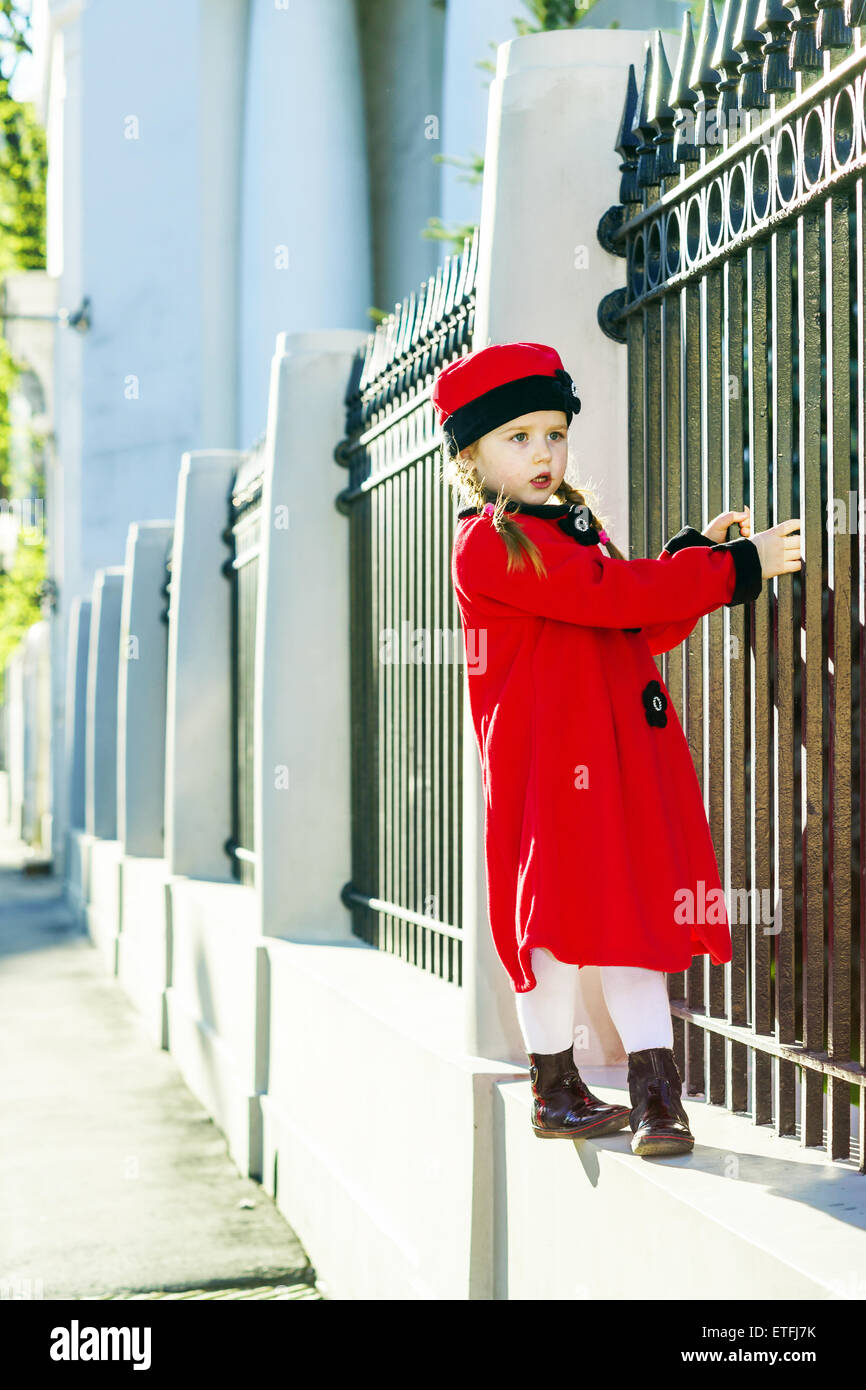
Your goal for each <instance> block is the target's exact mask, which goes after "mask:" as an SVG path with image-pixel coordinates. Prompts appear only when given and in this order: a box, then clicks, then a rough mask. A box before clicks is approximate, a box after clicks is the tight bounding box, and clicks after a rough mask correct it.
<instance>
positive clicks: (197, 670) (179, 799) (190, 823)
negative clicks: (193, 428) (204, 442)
mask: <svg viewBox="0 0 866 1390" xmlns="http://www.w3.org/2000/svg"><path fill="white" fill-rule="evenodd" d="M242 457H243V455H242V454H241V453H240V452H239V451H238V450H236V449H212V450H201V451H197V452H191V453H186V454H184V455H183V458H182V460H181V466H180V474H179V477H178V491H177V513H176V520H175V530H174V543H173V548H172V569H171V607H170V613H169V635H168V672H167V700H166V734H165V858H166V862H167V865H168V872H169V873H170V874H186V875H187V876H188V877H190V878H207V879H215V880H217V881H219V882H233V881H234V879H233V876H232V872H231V861H230V860H229V857H228V855H227V854H226V851H225V842H226V840H227V839H228V838H229V836H230V835H231V830H232V807H231V776H232V768H231V755H232V738H231V718H232V708H231V586H230V582H229V580H228V579H227V578H226V576H225V575H224V574H223V572H222V566H223V565H224V564H225V561H226V560H227V559H228V558H229V551H228V548H227V546H226V543H225V541H224V539H223V537H222V532H223V531H224V530H225V528H226V525H227V523H228V519H229V496H230V493H231V487H232V481H233V479H234V475H235V471H236V469H237V467H238V464H239V463H240V461H241V459H242Z"/></svg>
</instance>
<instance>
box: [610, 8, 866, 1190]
mask: <svg viewBox="0 0 866 1390" xmlns="http://www.w3.org/2000/svg"><path fill="white" fill-rule="evenodd" d="M860 8H862V7H858V6H855V7H854V10H856V11H857V12H858V14H859V9H860ZM852 17H853V15H852V7H851V6H850V5H849V6H845V7H843V5H842V4H841V3H839V4H831V3H826V0H825V3H823V4H821V5H820V7H819V5H817V4H815V3H811V4H799V5H789V6H787V7H786V6H784V5H768V6H764V7H762V8H760V9H759V6H758V4H757V3H756V0H755V3H752V0H729V3H727V4H726V5H725V8H724V12H723V16H722V19H721V21H719V24H718V27H717V24H716V19H715V16H714V13H713V6H712V5H707V6H706V8H705V14H704V19H703V23H702V26H701V30H700V34H699V35H698V38H697V41H695V38H694V35H693V32H692V26H691V20H690V18H689V16H688V15H687V16H686V17H685V19H684V23H683V33H682V39H681V44H680V49H679V54H678V58H677V63H676V67H675V72H674V75H673V77H672V76H671V72H670V69H669V67H668V64H667V61H666V58H665V54H664V49H663V47H662V44H661V34H660V33H658V32H656V34H655V35H654V36H653V39H652V42H651V43H650V44H649V45H648V47H647V51H646V54H645V62H644V68H643V73H642V80H641V85H640V90H639V91H638V88H637V82H636V80H635V73H634V69H630V70H629V74H628V84H627V93H626V100H625V106H624V112H623V119H622V123H621V127H620V132H619V139H618V142H617V146H616V147H617V149H618V151H619V153H620V155H621V158H622V164H621V166H620V167H621V170H622V182H621V187H620V206H619V207H617V208H613V209H611V210H610V211H609V212H608V213H607V214H605V217H604V218H603V219H602V221H601V223H600V224H599V238H600V240H601V241H602V244H603V245H605V246H606V247H607V249H608V250H611V251H613V252H615V253H616V254H619V255H623V256H624V257H625V260H626V284H625V287H624V288H623V289H622V290H619V291H617V292H616V293H615V294H614V295H611V296H608V297H607V298H606V299H605V300H604V301H603V302H602V304H601V305H600V306H599V323H600V324H601V326H602V327H603V329H604V331H605V332H607V333H608V334H609V335H610V336H612V337H615V338H616V339H617V340H618V341H621V342H624V343H625V344H626V345H627V353H628V380H629V463H630V474H631V494H630V496H631V503H630V506H631V511H630V531H631V535H630V541H631V547H632V551H633V552H635V553H639V554H657V553H658V552H659V550H660V549H661V546H662V543H663V541H664V539H665V537H666V536H669V535H671V534H673V533H674V532H675V531H677V530H678V529H679V527H680V526H681V525H683V524H684V523H685V522H687V521H690V522H691V523H692V524H693V525H698V526H702V525H705V524H706V521H707V520H708V519H709V518H710V517H712V516H715V515H717V514H718V513H719V512H721V511H724V510H726V509H728V508H729V507H731V508H736V509H740V508H741V507H742V505H743V504H744V503H748V504H749V506H750V507H751V511H752V522H753V528H754V530H755V531H758V530H763V529H765V528H767V527H768V526H772V525H774V524H775V523H776V522H778V521H780V520H783V519H785V518H787V517H797V516H799V517H800V518H801V530H802V536H803V545H804V552H803V553H804V557H805V559H804V565H803V569H802V571H800V572H798V573H796V574H793V575H784V576H779V577H778V578H775V579H772V580H768V581H766V582H765V585H764V590H763V592H762V594H761V596H760V598H759V599H758V600H757V602H756V603H755V604H753V605H746V606H740V607H736V608H733V609H721V610H717V611H716V612H715V613H713V614H710V615H709V616H707V617H705V618H703V619H702V620H701V622H700V623H699V624H698V626H697V627H696V628H695V631H694V633H693V634H692V636H691V638H690V639H689V641H688V642H687V643H686V644H684V645H683V647H681V648H679V649H677V650H675V651H673V652H671V653H668V654H666V655H665V656H664V657H661V656H660V657H659V658H658V661H659V662H663V663H664V665H663V666H661V667H660V669H661V670H662V671H663V672H665V679H666V681H667V684H668V685H669V687H670V689H671V692H672V694H673V696H674V698H675V701H676V703H677V706H678V714H679V716H680V718H681V720H682V722H683V725H684V728H685V729H686V732H687V735H688V739H689V743H690V747H691V751H692V754H693V757H694V762H695V767H696V770H697V771H698V774H699V776H700V777H701V778H702V784H703V788H704V797H705V803H706V806H707V812H708V818H709V822H710V829H711V832H712V835H713V840H714V843H715V845H716V847H717V851H719V852H720V869H721V867H722V859H723V861H724V871H723V872H722V881H723V883H724V884H725V897H726V902H727V905H728V915H729V919H730V921H731V937H732V947H733V959H732V961H731V962H730V964H729V965H726V966H725V967H724V968H723V969H722V968H720V967H715V968H712V967H710V965H709V962H708V958H707V957H705V956H704V957H696V958H695V960H694V961H693V964H692V966H691V968H690V969H689V970H688V971H684V972H680V973H679V974H676V975H671V976H670V977H669V991H670V995H671V1001H672V1002H671V1008H672V1012H673V1014H674V1039H675V1053H676V1056H677V1061H678V1063H679V1065H680V1067H681V1069H682V1070H684V1074H685V1077H686V1089H687V1092H688V1093H689V1094H692V1095H695V1094H703V1095H705V1096H706V1098H707V1100H708V1101H710V1102H712V1103H714V1104H718V1105H726V1106H728V1107H729V1108H731V1109H732V1110H734V1111H739V1112H744V1113H749V1114H751V1116H752V1117H753V1119H754V1122H755V1123H756V1124H767V1125H773V1126H774V1127H775V1131H776V1133H777V1134H779V1135H782V1134H786V1135H794V1136H796V1137H797V1138H798V1139H799V1142H800V1143H802V1144H804V1145H817V1146H820V1145H826V1148H827V1152H828V1154H829V1156H830V1157H831V1158H833V1159H838V1160H854V1161H857V1160H858V1158H859V1171H860V1172H861V1173H862V1172H864V1171H866V1137H864V1132H863V1131H864V1125H863V1114H864V1106H863V1099H864V1085H866V1068H864V1063H866V1007H864V1004H866V994H864V992H866V929H864V927H866V893H864V892H863V878H864V874H866V838H864V834H863V824H862V817H863V808H864V781H863V779H864V776H866V767H864V759H863V756H862V747H863V736H864V728H863V708H862V706H861V690H862V689H863V688H864V687H863V679H864V674H866V640H864V623H866V547H864V536H863V528H862V525H861V524H860V523H859V521H858V520H857V518H859V517H862V515H863V511H862V508H863V505H864V494H866V476H864V475H866V457H864V447H866V400H864V395H866V386H864V383H866V337H864V277H866V206H864V171H866V46H864V45H866V29H861V30H859V31H858V30H856V29H853V28H851V27H850V21H851V19H852ZM756 21H760V22H759V24H758V25H757V26H756ZM713 134H717V135H718V141H717V142H716V143H711V138H712V136H713ZM855 507H856V510H857V518H855V517H854V515H853V514H854V510H855ZM744 908H745V910H743V909H744ZM762 908H763V909H764V910H762ZM825 1094H826V1100H825ZM858 1107H859V1120H856V1117H857V1115H858ZM852 1116H853V1117H855V1120H856V1122H857V1124H858V1126H859V1145H858V1144H857V1143H856V1142H855V1141H853V1140H852V1123H851V1121H852ZM858 1149H859V1154H858V1152H857V1150H858Z"/></svg>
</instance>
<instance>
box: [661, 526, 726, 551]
mask: <svg viewBox="0 0 866 1390" xmlns="http://www.w3.org/2000/svg"><path fill="white" fill-rule="evenodd" d="M714 544H715V542H714V541H711V540H710V538H709V536H705V535H704V533H703V531H698V530H697V529H696V528H695V527H694V526H682V527H680V529H679V531H677V533H676V535H675V536H671V538H670V540H669V541H665V544H664V548H665V550H666V551H667V552H668V554H670V555H676V553H677V551H678V550H683V549H684V548H685V547H686V546H687V545H714Z"/></svg>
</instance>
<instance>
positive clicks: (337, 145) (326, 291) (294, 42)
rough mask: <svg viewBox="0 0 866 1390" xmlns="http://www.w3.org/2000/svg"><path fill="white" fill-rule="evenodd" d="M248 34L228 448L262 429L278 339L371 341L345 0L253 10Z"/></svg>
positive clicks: (354, 67)
mask: <svg viewBox="0 0 866 1390" xmlns="http://www.w3.org/2000/svg"><path fill="white" fill-rule="evenodd" d="M248 32H249V38H248V42H247V51H246V69H247V83H246V95H245V103H244V125H243V154H242V163H241V168H242V171H243V178H242V186H241V190H240V196H239V198H238V207H239V209H240V228H241V245H242V246H243V248H244V256H243V260H242V262H241V272H240V319H239V324H240V351H239V355H238V361H239V364H240V422H239V423H240V434H239V436H238V439H237V440H236V441H235V440H232V442H233V443H234V442H237V443H239V444H241V445H243V446H246V445H247V444H248V443H250V442H252V440H254V439H258V437H259V436H260V435H261V433H262V430H263V429H264V425H265V417H266V414H267V409H268V399H267V370H268V364H269V362H270V360H271V357H272V355H273V350H274V342H275V341H276V337H277V335H278V333H280V332H281V331H283V330H288V331H290V332H291V331H294V330H303V329H306V328H307V327H308V326H309V325H310V324H317V325H319V326H321V327H322V328H323V329H330V328H342V327H344V326H346V325H354V326H356V327H357V328H359V329H365V330H367V331H369V329H370V328H371V327H372V326H373V325H372V324H371V323H370V320H369V317H368V313H367V311H368V309H369V307H370V305H371V304H372V303H373V302H374V299H373V292H372V279H371V268H370V231H369V221H368V207H369V199H368V189H367V167H368V149H367V145H368V121H367V114H366V111H365V106H364V95H363V89H362V65H361V61H360V53H359V47H358V35H357V31H356V14H355V4H354V0H315V3H311V0H301V2H300V3H291V4H287V3H285V0H278V3H274V0H251V3H250V6H249V31H248ZM419 125H420V118H419ZM371 148H373V146H372V145H371ZM417 234H418V233H417V230H415V231H414V235H415V236H417ZM404 293H405V291H404ZM383 307H388V306H383Z"/></svg>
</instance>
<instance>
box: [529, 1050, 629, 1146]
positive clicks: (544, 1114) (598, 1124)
mask: <svg viewBox="0 0 866 1390" xmlns="http://www.w3.org/2000/svg"><path fill="white" fill-rule="evenodd" d="M528 1056H529V1079H530V1082H531V1083H532V1094H533V1097H534V1099H533V1102H532V1128H533V1130H534V1132H535V1133H536V1134H537V1135H538V1137H539V1139H586V1138H588V1137H589V1136H591V1135H597V1134H611V1133H613V1131H614V1130H617V1129H624V1128H625V1126H626V1125H627V1124H628V1116H629V1111H628V1106H625V1105H608V1104H607V1102H606V1101H603V1100H599V1098H598V1096H594V1095H593V1094H592V1092H591V1091H590V1090H588V1088H587V1086H586V1084H585V1083H584V1082H583V1081H582V1080H581V1076H580V1072H579V1071H578V1070H577V1067H576V1066H575V1065H574V1052H573V1050H572V1048H570V1047H566V1048H563V1050H562V1052H530V1053H529V1054H528Z"/></svg>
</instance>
